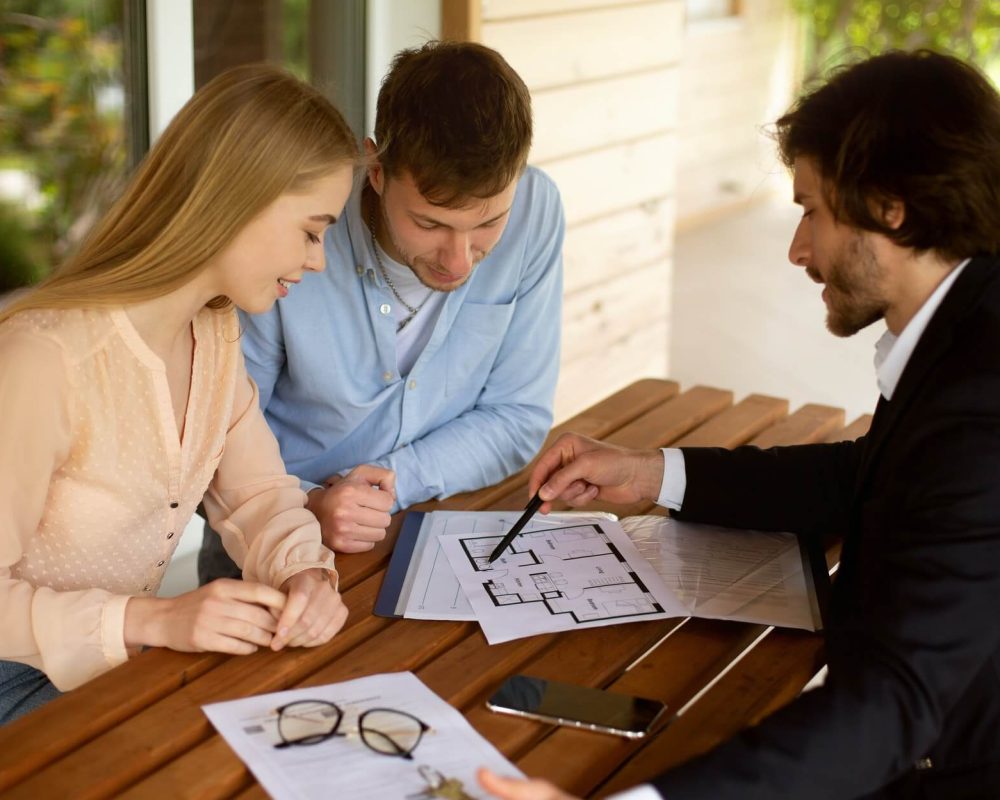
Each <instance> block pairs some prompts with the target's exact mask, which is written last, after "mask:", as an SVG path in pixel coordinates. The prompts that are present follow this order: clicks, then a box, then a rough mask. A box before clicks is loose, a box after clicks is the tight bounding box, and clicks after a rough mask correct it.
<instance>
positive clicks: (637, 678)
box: [0, 379, 870, 800]
mask: <svg viewBox="0 0 1000 800" xmlns="http://www.w3.org/2000/svg"><path fill="white" fill-rule="evenodd" d="M869 422H870V418H869V417H867V416H865V417H862V418H860V419H858V420H856V421H855V422H853V423H852V424H851V425H849V426H847V427H845V426H844V415H843V412H842V411H840V410H839V409H834V408H830V407H827V406H819V405H806V406H803V407H802V408H800V409H798V410H797V411H796V412H795V413H793V414H791V415H789V414H788V403H787V402H786V401H784V400H779V399H776V398H772V397H765V396H761V395H750V396H748V397H746V398H744V399H742V400H741V401H740V402H738V403H735V404H734V403H733V396H732V393H731V392H728V391H723V390H720V389H712V388H706V387H701V386H696V387H694V388H691V389H688V390H687V391H684V392H681V391H680V390H679V387H678V385H677V384H676V383H673V382H671V381H663V380H651V379H650V380H642V381H638V382H637V383H634V384H632V385H631V386H628V387H627V388H625V389H622V390H621V391H619V392H616V393H615V394H613V395H611V396H610V397H608V398H607V399H606V400H603V401H601V402H599V403H597V404H596V405H594V406H593V407H592V408H589V409H587V410H586V411H584V412H582V413H581V414H579V415H577V416H576V417H574V418H573V419H571V420H569V421H568V422H566V423H564V424H562V425H559V426H558V427H557V428H556V429H554V430H553V432H552V436H555V435H557V434H558V433H561V432H563V431H566V430H574V431H578V432H580V433H584V434H587V435H589V436H592V437H595V438H599V439H603V440H605V441H608V442H614V443H616V444H621V445H626V446H633V447H650V446H662V445H667V444H672V445H688V446H698V445H717V446H725V447H732V446H735V445H739V444H743V443H747V442H751V443H754V444H758V445H762V446H771V445H776V444H793V443H801V442H822V441H834V440H838V439H843V438H854V437H856V436H859V435H861V434H863V433H864V432H865V431H866V430H867V427H868V424H869ZM550 441H551V439H550ZM525 482H526V471H522V472H521V473H519V474H518V475H516V476H513V477H511V478H509V479H507V480H506V481H503V482H502V483H500V484H498V485H496V486H493V487H489V488H487V489H483V490H481V491H478V492H474V493H470V494H466V495H461V496H457V497H453V498H450V499H448V500H445V501H442V502H438V503H428V504H425V505H424V506H421V508H425V509H434V508H438V509H441V508H448V509H517V508H521V507H523V506H524V503H525V501H526V496H525V495H526V490H525ZM614 510H615V511H617V513H619V514H620V515H621V516H625V515H628V514H634V513H647V512H649V511H650V509H649V508H648V507H639V506H637V507H634V508H628V509H624V510H622V509H621V508H617V509H614ZM397 516H399V515H397ZM399 523H400V519H396V520H395V521H394V524H393V528H392V531H391V532H390V535H389V536H388V537H387V540H386V541H385V542H384V543H382V544H381V545H380V546H378V547H377V548H376V549H375V550H374V551H373V552H371V553H365V554H362V555H350V556H340V557H338V559H337V564H338V566H339V568H340V571H341V589H342V590H343V592H344V599H345V601H346V603H347V605H348V607H349V608H350V611H351V613H350V617H349V619H348V621H347V624H346V626H345V627H344V630H343V631H342V632H341V633H340V634H338V635H337V637H336V638H335V639H334V640H333V641H332V642H330V643H329V644H328V645H326V646H324V647H321V648H316V649H310V650H305V649H298V650H291V651H288V652H283V653H272V652H270V651H266V652H260V653H257V654H255V655H252V656H244V657H228V656H222V655H217V654H185V653H174V652H171V651H168V650H150V651H147V652H145V653H143V654H142V655H140V656H138V657H137V658H134V659H132V660H131V661H129V662H128V663H126V664H124V665H122V666H120V667H118V668H117V669H114V670H112V671H111V672H109V673H106V674H105V675H102V676H101V677H99V678H97V679H95V680H94V681H92V682H90V683H89V684H87V685H86V686H84V687H82V688H80V689H77V690H76V691H73V692H71V693H69V694H68V695H66V696H64V697H62V698H60V699H59V700H57V701H55V702H53V703H51V704H50V705H48V706H46V707H44V708H42V709H40V710H39V711H37V712H35V713H33V714H30V715H28V716H27V717H25V718H22V719H21V720H18V721H17V722H16V723H14V724H12V725H10V726H7V727H6V728H3V729H0V795H2V796H3V797H5V798H31V800H37V798H67V797H95V798H96V797H111V796H115V797H130V798H140V797H147V798H164V797H171V798H173V797H200V798H209V797H212V798H214V797H234V796H235V797H239V798H241V799H242V800H249V798H264V797H266V795H265V793H264V791H263V790H262V789H261V788H260V787H259V786H258V785H257V784H256V782H255V781H254V779H253V777H252V776H251V774H250V773H249V772H248V771H247V769H246V768H245V767H244V766H243V763H242V762H241V761H240V760H239V759H238V758H237V757H236V756H235V755H234V754H233V752H232V751H231V750H230V749H229V747H228V746H227V745H226V743H225V742H224V741H223V740H222V739H221V738H220V737H219V736H217V735H215V732H214V729H213V728H212V726H211V725H210V724H209V722H208V720H207V718H206V717H205V715H204V714H203V713H202V711H201V706H202V705H203V704H204V703H209V702H214V701H217V700H228V699H232V698H237V697H242V696H246V695H249V694H258V693H263V692H271V691H277V690H281V689H288V688H292V687H297V686H312V685H317V684H324V683H332V682H335V681H343V680H347V679H350V678H356V677H360V676H363V675H369V674H372V673H376V672H392V671H397V670H412V671H414V672H415V673H416V674H417V675H418V676H419V677H420V678H421V680H423V681H424V683H426V684H427V685H428V686H430V688H431V689H433V690H434V691H435V692H437V693H438V694H439V695H440V696H442V697H443V698H445V699H446V700H448V702H450V703H451V704H452V705H454V706H455V707H457V708H459V709H461V710H462V711H463V712H464V713H465V715H466V717H467V718H468V720H469V721H470V722H471V723H472V725H473V726H474V727H475V728H476V729H478V730H479V731H480V732H481V733H482V734H483V735H485V736H486V737H487V738H488V739H489V740H490V741H491V742H493V744H494V745H496V746H497V747H498V748H499V749H500V750H502V751H503V752H504V753H505V754H506V755H507V756H508V757H509V758H510V759H511V760H513V761H514V762H516V763H517V764H518V766H520V767H521V768H522V769H523V770H524V771H525V772H526V773H527V774H529V775H539V776H545V777H547V778H550V779H551V780H554V781H556V782H557V783H558V784H560V785H561V786H563V787H565V788H566V789H568V790H570V791H572V792H574V793H576V794H579V795H590V794H594V795H598V796H601V795H604V794H608V793H610V792H612V791H616V790H619V789H622V788H626V787H628V786H631V785H634V784H635V783H637V782H640V781H642V780H643V779H645V778H648V777H651V776H652V775H655V774H657V773H658V772H660V771H662V770H664V769H666V768H668V767H670V766H671V765H675V764H678V763H680V762H682V761H684V760H686V759H688V758H690V757H691V756H693V755H695V754H697V753H699V752H702V751H704V750H706V749H708V748H710V747H712V746H713V745H715V744H717V743H718V742H720V741H722V740H723V739H725V738H727V737H728V736H730V735H731V734H732V733H734V732H736V731H737V730H739V729H741V728H743V727H745V726H747V725H749V724H752V723H754V722H756V721H757V720H759V719H761V718H762V717H763V716H765V715H767V714H769V713H770V712H772V711H773V710H775V709H776V708H778V707H780V706H781V705H783V704H784V703H786V702H788V701H789V700H790V699H791V698H793V697H794V696H795V695H796V694H797V693H798V691H799V690H800V689H801V688H802V686H804V685H805V683H806V682H807V681H808V680H809V679H810V678H811V677H812V676H813V675H814V674H815V673H816V672H817V671H818V669H819V668H820V666H821V665H822V659H823V656H822V641H821V637H820V636H818V635H816V634H808V633H802V632H797V631H788V630H771V629H768V628H767V627H765V626H761V625H752V624H744V623H732V622H722V621H713V620H694V619H692V620H686V621H685V620H667V621H654V622H642V623H634V624H629V625H619V626H614V627H606V628H597V629H590V630H582V631H573V632H568V633H561V634H548V635H543V636H534V637H530V638H527V639H520V640H517V641H513V642H508V643H506V644H501V645H496V646H493V647H490V646H488V645H487V644H486V640H485V639H484V638H483V635H482V633H481V632H480V631H479V629H478V628H477V626H476V625H475V624H473V623H460V622H426V621H416V620H396V621H393V620H388V619H383V618H379V617H374V616H372V613H371V611H372V606H373V604H374V601H375V596H376V594H377V592H378V589H379V587H380V585H381V582H382V573H383V571H384V569H385V566H386V564H387V561H388V556H389V553H390V551H391V548H392V544H393V542H394V540H395V536H396V531H397V530H398V527H399ZM517 672H527V673H530V674H533V675H539V676H542V677H550V678H560V679H563V680H569V681H572V682H576V683H581V684H588V685H591V686H601V687H607V688H611V689H615V690H619V691H623V692H630V693H634V694H639V695H645V696H648V697H654V698H659V699H661V700H663V701H665V702H666V703H667V704H668V705H669V707H670V709H671V710H672V711H673V712H674V713H675V716H674V717H673V718H672V719H671V720H670V721H669V723H668V724H666V725H665V726H663V727H662V729H660V730H659V731H658V732H657V734H656V735H654V736H651V737H647V739H645V740H642V741H639V742H631V741H626V740H624V739H620V738H617V737H612V736H604V735H600V734H593V733H588V732H583V731H577V730H571V729H567V728H555V727H553V726H549V725H545V724H542V723H537V722H532V721H529V720H523V719H517V718H513V717H509V716H501V715H497V714H493V713H491V712H489V711H488V710H487V709H486V708H485V707H484V705H483V701H484V699H485V697H486V696H487V695H489V694H490V693H491V692H492V691H494V690H495V689H496V687H497V686H498V685H499V684H500V683H501V681H502V680H503V679H504V678H505V677H507V676H508V675H511V674H514V673H517Z"/></svg>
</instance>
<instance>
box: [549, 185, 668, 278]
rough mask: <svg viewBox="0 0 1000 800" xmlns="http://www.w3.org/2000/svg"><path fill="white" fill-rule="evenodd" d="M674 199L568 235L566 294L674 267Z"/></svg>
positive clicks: (659, 199) (655, 202) (586, 225)
mask: <svg viewBox="0 0 1000 800" xmlns="http://www.w3.org/2000/svg"><path fill="white" fill-rule="evenodd" d="M673 222H674V198H673V197H669V196H666V195H664V196H663V197H657V198H654V199H652V200H648V201H645V202H643V203H642V204H641V205H637V206H632V207H630V208H626V209H624V210H623V211H619V212H616V213H613V214H608V215H607V216H602V217H598V218H597V219H593V220H590V221H589V222H584V223H582V224H578V225H572V226H570V227H569V228H568V229H567V231H566V240H565V244H564V246H563V292H564V293H565V294H566V295H571V294H573V293H574V292H577V291H579V290H581V289H585V288H587V287H590V286H595V285H597V284H603V283H605V282H607V281H608V280H611V279H612V278H611V276H612V274H613V275H614V276H619V275H626V274H628V273H629V272H632V271H633V270H635V269H640V268H642V267H645V266H647V265H649V264H651V263H653V262H667V263H670V262H671V261H672V258H671V256H672V254H673V230H674V224H673Z"/></svg>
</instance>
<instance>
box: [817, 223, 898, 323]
mask: <svg viewBox="0 0 1000 800" xmlns="http://www.w3.org/2000/svg"><path fill="white" fill-rule="evenodd" d="M884 274H885V270H884V269H883V268H882V266H881V265H880V264H879V263H878V259H877V258H876V256H875V253H874V252H873V251H872V249H871V247H870V246H869V245H868V243H867V242H866V241H865V240H864V238H863V236H862V234H860V233H858V234H856V235H855V236H854V238H852V239H851V241H850V242H849V243H848V245H847V247H846V248H845V250H844V252H842V253H840V254H838V256H837V257H836V258H835V259H834V260H833V261H832V262H831V264H830V270H829V273H828V275H827V278H826V281H825V283H826V289H827V314H826V327H827V330H829V331H830V333H832V334H833V335H834V336H840V337H844V338H846V337H848V336H853V335H854V334H856V333H857V332H858V331H860V330H862V329H864V328H867V327H868V326H869V325H871V324H872V323H873V322H877V321H878V320H880V319H882V317H884V316H885V311H886V305H887V304H886V301H885V298H884V296H883V294H882V289H881V284H882V280H883V277H884Z"/></svg>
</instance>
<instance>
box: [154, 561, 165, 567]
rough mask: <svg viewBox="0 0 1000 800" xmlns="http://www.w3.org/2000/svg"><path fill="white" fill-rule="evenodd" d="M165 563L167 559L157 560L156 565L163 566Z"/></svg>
mask: <svg viewBox="0 0 1000 800" xmlns="http://www.w3.org/2000/svg"><path fill="white" fill-rule="evenodd" d="M165 563H167V562H165V561H157V562H156V566H158V567H162V566H163V565H164V564H165Z"/></svg>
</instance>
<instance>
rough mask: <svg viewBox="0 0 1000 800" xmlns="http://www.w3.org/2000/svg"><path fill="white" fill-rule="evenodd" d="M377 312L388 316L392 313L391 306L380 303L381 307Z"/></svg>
mask: <svg viewBox="0 0 1000 800" xmlns="http://www.w3.org/2000/svg"><path fill="white" fill-rule="evenodd" d="M378 310H379V311H381V312H382V313H383V314H388V313H389V312H390V311H392V306H390V305H389V304H388V303H382V305H380V306H379V307H378Z"/></svg>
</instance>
